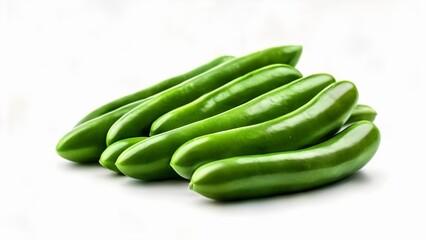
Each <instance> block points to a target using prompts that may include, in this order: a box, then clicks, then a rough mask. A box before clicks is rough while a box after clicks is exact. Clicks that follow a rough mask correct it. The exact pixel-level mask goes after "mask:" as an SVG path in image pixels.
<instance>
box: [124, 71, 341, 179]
mask: <svg viewBox="0 0 426 240" xmlns="http://www.w3.org/2000/svg"><path fill="white" fill-rule="evenodd" d="M334 82H335V79H334V78H333V77H332V76H331V75H329V74H315V75H311V76H308V77H305V78H302V79H298V80H296V81H293V82H291V83H289V84H286V85H284V86H281V87H279V88H276V89H274V90H272V91H269V92H267V93H265V94H263V95H261V96H259V97H257V98H255V99H253V100H251V101H249V102H247V103H244V104H242V105H240V106H238V107H235V108H233V109H230V110H228V111H226V112H223V113H221V114H218V115H216V116H213V117H210V118H207V119H204V120H201V121H198V122H195V123H192V124H189V125H186V126H183V127H180V128H177V129H174V130H171V131H168V132H165V133H162V134H158V135H154V136H152V137H149V138H148V139H147V140H145V141H143V142H140V143H138V144H135V145H134V146H132V147H130V148H129V149H127V150H126V151H124V152H123V153H122V154H121V155H120V156H119V157H118V159H117V162H116V166H117V167H118V169H119V170H120V171H121V172H122V173H124V174H125V175H127V176H129V177H133V178H137V179H142V180H148V181H152V180H162V179H167V178H176V177H178V175H177V174H176V172H175V171H174V170H173V169H172V168H171V167H170V165H169V163H170V160H171V158H172V155H173V153H174V152H175V151H176V150H177V149H178V147H179V146H181V145H182V144H184V143H185V142H187V141H189V140H191V139H193V138H196V137H199V136H202V135H205V134H209V133H214V132H219V131H224V130H228V129H232V128H238V127H243V126H248V125H253V124H257V123H261V122H264V121H268V120H271V119H274V118H277V117H280V116H282V115H285V114H287V113H289V112H291V111H293V110H296V109H297V108H299V107H301V106H302V105H304V104H305V103H307V102H308V101H310V100H311V99H312V98H313V97H315V96H316V95H317V94H318V93H319V92H320V91H321V90H323V89H324V88H326V87H327V86H329V85H330V84H332V83H334Z"/></svg>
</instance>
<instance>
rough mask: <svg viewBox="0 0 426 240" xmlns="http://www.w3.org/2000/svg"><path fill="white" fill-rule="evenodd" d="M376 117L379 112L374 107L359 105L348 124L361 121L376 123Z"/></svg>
mask: <svg viewBox="0 0 426 240" xmlns="http://www.w3.org/2000/svg"><path fill="white" fill-rule="evenodd" d="M376 116H377V112H376V110H374V109H373V108H372V107H370V106H368V105H365V104H358V105H356V107H355V109H354V111H353V112H352V114H351V116H350V118H349V119H348V121H347V122H346V124H351V123H354V122H358V121H361V120H368V121H370V122H374V119H376Z"/></svg>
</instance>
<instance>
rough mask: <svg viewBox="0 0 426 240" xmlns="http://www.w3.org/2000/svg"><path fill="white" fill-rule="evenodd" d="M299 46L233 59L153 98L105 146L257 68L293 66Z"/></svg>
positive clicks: (147, 127)
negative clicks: (279, 65) (274, 65)
mask: <svg viewBox="0 0 426 240" xmlns="http://www.w3.org/2000/svg"><path fill="white" fill-rule="evenodd" d="M301 52H302V47H301V46H280V47H275V48H269V49H265V50H263V51H259V52H255V53H252V54H249V55H246V56H243V57H239V58H236V59H234V60H231V61H229V62H226V63H224V64H222V65H220V66H217V67H215V68H213V69H211V70H210V71H207V72H205V73H203V74H201V75H199V76H196V77H194V78H192V79H190V80H188V81H185V82H183V83H182V84H180V85H178V86H175V87H172V88H169V89H167V90H165V91H163V92H161V93H158V94H157V95H155V96H153V97H152V98H151V99H150V100H149V101H147V102H146V103H145V104H143V105H140V106H138V107H136V108H134V109H132V111H130V112H128V113H127V114H125V115H124V116H123V117H121V118H120V119H119V120H118V121H117V122H116V123H114V125H113V126H112V127H111V129H110V130H109V132H108V135H107V144H108V145H109V144H112V143H114V142H116V141H119V140H121V139H124V138H130V137H137V136H146V135H148V134H149V131H150V128H151V125H152V123H153V122H154V121H155V120H156V119H157V118H159V117H160V116H162V115H163V114H165V113H167V112H169V111H171V110H173V109H175V108H178V107H180V106H183V105H185V104H187V103H190V102H192V101H194V100H195V99H197V98H198V97H200V96H202V95H203V94H206V93H208V92H210V91H213V90H214V89H216V88H218V87H220V86H222V85H224V84H226V83H228V82H230V81H232V80H234V79H235V78H238V77H240V76H243V75H245V74H247V73H249V72H251V71H254V70H256V69H258V68H261V67H264V66H267V65H271V64H276V63H282V64H288V65H292V66H294V65H296V63H297V61H298V59H299V57H300V55H301Z"/></svg>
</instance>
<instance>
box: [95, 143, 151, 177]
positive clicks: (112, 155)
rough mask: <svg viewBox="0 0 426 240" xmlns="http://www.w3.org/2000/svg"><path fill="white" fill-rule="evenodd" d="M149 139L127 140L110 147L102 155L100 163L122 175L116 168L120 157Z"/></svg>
mask: <svg viewBox="0 0 426 240" xmlns="http://www.w3.org/2000/svg"><path fill="white" fill-rule="evenodd" d="M145 139H147V137H134V138H126V139H123V140H120V141H118V142H115V143H113V144H111V145H109V146H108V147H107V148H106V149H105V151H104V152H103V153H102V155H101V157H100V159H99V163H100V164H101V165H102V166H104V167H105V168H108V169H110V170H112V171H114V172H116V173H121V172H120V171H119V170H118V168H117V167H116V166H115V162H116V161H117V158H118V156H119V155H120V154H121V153H122V152H123V151H124V150H126V149H127V148H129V147H130V146H133V145H135V144H136V143H138V142H141V141H143V140H145Z"/></svg>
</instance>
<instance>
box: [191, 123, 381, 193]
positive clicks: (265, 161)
mask: <svg viewBox="0 0 426 240" xmlns="http://www.w3.org/2000/svg"><path fill="white" fill-rule="evenodd" d="M379 143H380V132H379V129H378V128H377V127H376V126H375V125H374V124H373V123H371V122H369V121H360V122H357V123H355V124H353V125H352V126H350V127H349V128H346V129H345V130H343V131H342V132H340V133H339V134H337V135H336V136H334V137H332V138H330V139H328V140H327V141H324V142H322V143H320V144H318V145H315V146H312V147H310V148H306V149H300V150H295V151H288V152H278V153H269V154H261V155H250V156H237V157H233V158H228V159H223V160H218V161H214V162H210V163H207V164H205V165H202V166H201V167H199V168H198V169H197V170H196V171H195V172H194V175H192V178H191V182H190V184H189V185H190V188H191V189H192V190H194V191H196V192H198V193H200V194H201V195H204V196H206V197H208V198H212V199H216V200H237V199H248V198H256V197H263V196H270V195H276V194H283V193H291V192H296V191H302V190H308V189H312V188H316V187H320V186H323V185H326V184H329V183H332V182H335V181H338V180H340V179H343V178H345V177H347V176H350V175H351V174H353V173H355V172H356V171H358V170H359V169H361V168H362V167H363V166H364V165H366V164H367V163H368V162H369V161H370V159H371V158H372V157H373V156H374V154H375V153H376V151H377V149H378V147H379Z"/></svg>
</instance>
